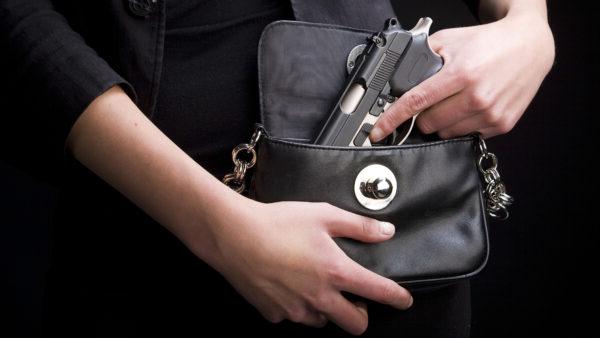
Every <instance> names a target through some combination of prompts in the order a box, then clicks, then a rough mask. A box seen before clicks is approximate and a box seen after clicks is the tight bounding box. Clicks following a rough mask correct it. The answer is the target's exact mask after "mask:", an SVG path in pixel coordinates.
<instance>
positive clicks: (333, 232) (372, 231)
mask: <svg viewBox="0 0 600 338" xmlns="http://www.w3.org/2000/svg"><path fill="white" fill-rule="evenodd" d="M334 208H335V207H334ZM329 215H331V217H330V218H329V219H328V220H327V221H326V222H325V224H326V226H327V228H328V232H329V235H330V236H331V237H348V238H352V239H355V240H358V241H361V242H367V243H375V242H381V241H385V240H388V239H390V238H391V237H392V236H394V232H395V230H396V228H395V227H394V225H393V224H392V223H389V222H380V221H378V220H376V219H373V218H370V217H365V216H361V215H357V214H354V213H351V212H348V211H345V210H342V209H339V208H335V210H334V211H333V213H329Z"/></svg>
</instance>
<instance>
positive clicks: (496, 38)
mask: <svg viewBox="0 0 600 338" xmlns="http://www.w3.org/2000/svg"><path fill="white" fill-rule="evenodd" d="M479 11H480V16H481V17H482V19H484V20H485V21H491V22H490V23H487V24H483V25H478V26H472V27H461V28H451V29H444V30H441V31H439V32H436V33H435V34H433V35H432V36H431V37H430V44H431V47H432V48H433V49H434V50H435V51H436V52H437V53H439V54H440V55H441V56H442V57H443V58H444V66H443V67H442V69H441V70H440V72H438V73H437V74H435V75H434V76H432V77H431V78H429V79H427V80H426V81H424V82H423V83H421V84H420V85H418V86H416V87H414V88H413V89H411V90H409V91H408V92H406V93H405V94H404V95H403V96H402V97H401V98H400V99H398V100H397V101H396V102H395V103H394V104H393V105H392V106H391V107H390V108H389V109H388V111H386V113H385V114H384V115H383V117H382V118H380V119H379V121H378V122H377V123H376V125H375V127H374V128H373V130H372V132H371V135H370V137H371V139H372V140H375V141H376V140H379V139H381V138H383V137H384V136H385V135H388V134H389V133H391V132H392V131H393V130H394V129H395V128H396V127H397V126H398V125H400V124H401V123H402V122H404V121H406V120H407V119H409V118H410V117H412V116H414V115H416V114H419V113H420V114H419V116H418V118H417V124H418V126H419V128H420V129H421V131H423V132H424V133H434V132H437V133H438V134H439V135H440V136H441V137H442V138H450V137H456V136H461V135H465V134H469V133H472V132H480V133H481V134H482V135H483V136H484V137H492V136H495V135H499V134H504V133H507V132H509V131H510V130H512V128H513V127H514V126H515V124H516V123H517V121H518V120H519V119H520V118H521V116H522V115H523V113H524V112H525V109H526V108H527V106H528V105H529V103H530V102H531V100H532V99H533V97H534V96H535V94H536V92H537V91H538V89H539V87H540V85H541V83H542V81H543V79H544V78H545V77H546V75H547V74H548V72H549V71H550V68H551V67H552V64H553V62H554V39H553V36H552V32H551V31H550V27H549V26H548V20H547V13H546V2H545V1H543V0H481V2H480V7H479Z"/></svg>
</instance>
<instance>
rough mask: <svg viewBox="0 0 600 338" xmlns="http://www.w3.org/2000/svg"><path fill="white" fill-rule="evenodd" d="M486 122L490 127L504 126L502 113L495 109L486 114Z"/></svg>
mask: <svg viewBox="0 0 600 338" xmlns="http://www.w3.org/2000/svg"><path fill="white" fill-rule="evenodd" d="M484 122H485V124H486V125H487V126H488V127H499V126H500V124H502V113H501V112H500V111H498V110H495V109H489V110H487V111H486V112H485V116H484Z"/></svg>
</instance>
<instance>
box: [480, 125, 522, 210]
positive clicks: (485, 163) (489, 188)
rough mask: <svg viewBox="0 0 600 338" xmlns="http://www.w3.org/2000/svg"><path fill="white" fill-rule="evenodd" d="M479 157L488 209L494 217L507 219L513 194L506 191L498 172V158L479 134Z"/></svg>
mask: <svg viewBox="0 0 600 338" xmlns="http://www.w3.org/2000/svg"><path fill="white" fill-rule="evenodd" d="M479 152H480V153H481V154H480V155H479V158H478V160H477V167H478V168H479V171H480V172H481V174H482V175H483V180H484V181H485V184H486V187H485V190H484V194H485V199H486V211H487V213H488V215H490V216H491V217H493V218H499V219H501V220H505V219H507V218H508V216H509V213H508V206H509V205H511V204H512V203H513V202H514V199H513V198H512V196H510V195H509V194H507V193H506V186H504V183H503V182H502V179H501V177H500V173H499V172H498V158H497V157H496V155H494V153H491V152H489V151H488V149H487V145H486V144H485V141H484V140H483V137H482V136H481V135H479Z"/></svg>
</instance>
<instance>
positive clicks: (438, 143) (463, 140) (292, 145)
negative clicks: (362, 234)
mask: <svg viewBox="0 0 600 338" xmlns="http://www.w3.org/2000/svg"><path fill="white" fill-rule="evenodd" d="M268 141H269V142H271V143H272V144H273V145H276V146H284V147H289V148H300V149H310V150H326V151H332V150H334V151H374V150H380V151H385V150H408V149H426V148H435V147H441V146H444V145H449V144H462V143H473V142H474V141H475V138H474V137H469V138H460V139H454V140H445V141H436V142H434V143H425V144H415V145H412V144H411V145H404V146H396V147H394V146H387V147H326V146H318V145H303V144H297V143H291V142H288V141H284V140H278V139H274V138H268Z"/></svg>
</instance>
